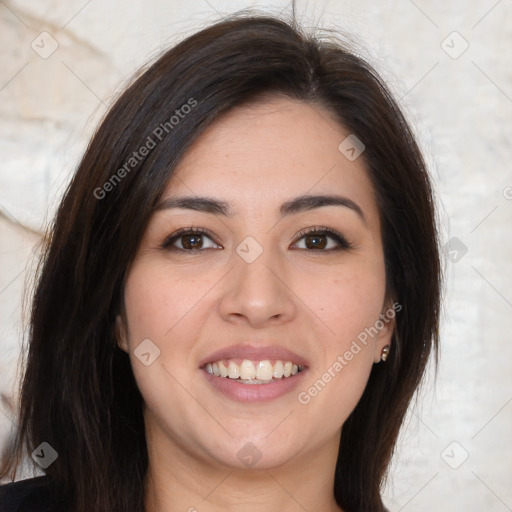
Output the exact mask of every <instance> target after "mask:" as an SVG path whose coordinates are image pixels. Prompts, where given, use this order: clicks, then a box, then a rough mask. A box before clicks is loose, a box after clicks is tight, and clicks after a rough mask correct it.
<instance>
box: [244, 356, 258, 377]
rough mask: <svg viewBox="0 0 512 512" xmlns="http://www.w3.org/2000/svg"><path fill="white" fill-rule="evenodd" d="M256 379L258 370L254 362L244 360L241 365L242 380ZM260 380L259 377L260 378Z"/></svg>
mask: <svg viewBox="0 0 512 512" xmlns="http://www.w3.org/2000/svg"><path fill="white" fill-rule="evenodd" d="M255 377H256V368H255V367H254V365H253V364H252V361H248V360H247V359H244V360H243V361H242V364H241V365H240V378H241V379H243V380H252V379H254V378H255ZM258 378H259V377H258Z"/></svg>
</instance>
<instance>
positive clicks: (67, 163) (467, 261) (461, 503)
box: [0, 0, 512, 512]
mask: <svg viewBox="0 0 512 512" xmlns="http://www.w3.org/2000/svg"><path fill="white" fill-rule="evenodd" d="M249 5H256V6H259V7H260V8H262V9H265V10H267V11H268V10H270V11H272V12H275V13H277V12H279V11H280V10H283V9H285V8H287V5H286V3H285V2H280V3H276V4H273V6H271V5H269V4H268V3H264V2H252V3H245V2H234V1H221V0H208V2H207V1H206V0H204V1H203V0H194V1H191V0H175V1H169V0H147V1H145V2H135V1H134V0H130V1H124V2H119V1H115V0H92V1H90V2H87V1H86V0H72V1H66V2H65V1H57V0H46V1H45V2H38V1H35V0H18V1H15V0H10V1H7V2H2V3H0V38H1V47H0V52H1V53H0V55H1V57H0V62H1V64H0V119H1V124H0V135H1V137H0V154H1V156H2V157H1V159H0V213H1V216H0V269H1V270H0V348H1V350H0V392H2V393H3V394H4V395H5V398H4V400H3V401H2V402H0V442H5V439H6V437H7V435H8V433H9V431H10V429H11V427H12V425H11V421H10V417H11V416H12V413H11V412H10V411H9V404H8V401H7V400H8V399H7V398H6V397H12V400H13V401H15V395H16V392H15V389H16V388H15V382H16V373H15V370H16V361H17V357H18V354H19V347H20V340H21V335H22V331H23V328H22V324H21V321H22V315H21V294H22V287H23V285H24V283H25V281H27V280H30V277H31V276H32V272H33V270H32V268H33V257H34V255H35V254H37V247H36V244H37V241H38V238H39V236H38V232H40V231H41V230H42V229H43V226H44V223H45V220H46V219H47V218H51V215H52V214H53V212H54V210H55V205H56V203H57V201H58V199H59V197H60V194H61V192H62V190H63V186H64V185H65V184H66V182H67V180H68V178H69V176H70V173H71V172H72V171H73V169H74V166H75V164H76V162H77V160H78V158H79V156H80V154H81V152H82V151H83V149H84V145H85V144H86V142H87V140H88V137H89V136H90V134H91V133H92V130H93V129H94V127H95V126H96V123H97V122H98V119H99V118H100V117H101V116H102V115H103V114H104V113H105V111H106V107H107V105H108V104H109V101H110V98H111V96H112V94H113V93H114V92H115V90H116V89H117V88H119V87H121V86H122V84H123V83H125V81H126V80H127V79H128V78H129V76H130V73H131V72H133V71H134V70H135V69H136V68H137V67H138V66H139V65H141V64H143V63H144V62H145V61H146V60H147V59H148V58H150V57H152V56H154V55H155V54H156V53H157V52H158V51H160V50H161V49H163V48H164V47H166V46H167V45H168V44H170V43H172V42H173V41H176V40H178V39H179V38H181V37H183V36H185V35H187V34H189V33H191V32H193V31H195V30H196V29H198V28H201V27H202V26H204V24H205V23H207V22H209V21H213V20H215V19H217V18H218V17H219V14H225V13H228V12H232V11H234V10H236V9H239V8H242V7H247V6H249ZM296 11H297V13H298V15H299V16H300V17H302V18H303V19H304V21H305V23H306V24H307V25H316V24H320V25H323V26H333V27H338V28H341V29H344V30H348V31H349V32H350V33H351V34H353V35H354V36H355V37H356V39H358V40H359V41H360V42H361V43H362V44H364V45H365V46H366V47H367V49H368V53H369V57H370V58H371V59H372V62H373V63H374V64H375V66H376V67H377V68H378V69H379V70H380V71H381V72H382V73H383V74H384V76H385V77H386V78H387V79H388V81H389V82H390V84H391V86H392V88H393V89H394V91H395V92H396V94H397V96H398V97H399V98H401V99H402V104H403V106H404V108H405V109H406V112H407V113H408V115H409V116H410V118H411V119H412V121H413V123H414V125H415V126H416V129H417V131H418V133H419V134H420V135H421V138H422V141H423V146H424V148H425V151H426V152H427V155H428V160H429V163H430V165H431V170H432V173H433V175H434V177H435V180H436V183H437V188H438V194H439V198H440V200H441V201H442V204H443V205H444V206H443V208H442V209H441V214H442V222H443V231H444V232H443V237H444V241H445V242H448V241H449V240H451V242H450V246H449V247H450V250H447V251H446V256H447V257H448V256H449V258H448V259H447V284H448V288H447V301H446V305H445V318H444V323H443V330H442V359H441V360H442V364H441V368H440V373H439V376H438V381H437V387H436V389H435V390H434V389H433V386H432V380H431V381H429V382H428V383H427V385H426V386H425V391H424V394H423V400H422V405H421V406H418V407H416V408H415V409H414V410H412V411H411V416H410V422H409V424H408V426H407V428H406V429H405V430H404V432H403V436H402V441H401V445H400V450H399V452H398V453H397V455H396V457H395V464H394V471H393V474H392V478H391V480H390V484H389V485H388V487H387V489H386V501H387V503H388V505H389V506H390V508H391V510H397V511H398V510H404V511H416V512H420V511H431V510H464V511H465V512H473V511H474V512H477V511H478V512H480V511H482V510H485V511H486V512H493V511H496V512H501V511H505V510H512V435H511V433H512V372H511V371H510V369H511V361H512V335H511V332H512V270H511V260H512V236H511V235H512V228H511V226H512V222H511V221H512V172H511V162H512V149H511V142H512V122H511V115H512V72H511V69H512V67H511V66H510V55H511V50H512V23H511V22H510V20H511V19H512V2H511V1H510V0H502V1H497V2H496V1H495V0H489V1H487V0H485V1H484V0H481V1H476V0H470V1H462V0H454V1H452V2H446V1H441V0H435V1H431V2H427V1H426V0H416V1H415V2H413V1H412V0H396V1H391V0H390V1H383V2H373V1H370V0H347V1H336V2H335V1H334V0H332V1H328V0H322V1H317V2H301V1H298V2H297V4H296ZM454 32H457V33H456V34H454ZM57 45H58V46H57ZM467 45H468V47H467V49H466V46H467ZM52 50H55V51H54V52H53V53H51V51H52ZM50 53H51V54H50ZM453 237H456V238H457V239H458V240H459V241H460V242H457V241H456V240H455V241H454V240H453ZM457 243H458V244H459V247H458V246H457V245H456V244H457ZM460 244H463V245H460ZM464 247H466V248H467V253H465V254H464V251H465V249H464ZM461 248H462V249H463V250H461ZM461 256H462V257H461ZM459 258H460V259H459ZM450 260H454V261H450ZM466 457H467V460H464V459H465V458H466Z"/></svg>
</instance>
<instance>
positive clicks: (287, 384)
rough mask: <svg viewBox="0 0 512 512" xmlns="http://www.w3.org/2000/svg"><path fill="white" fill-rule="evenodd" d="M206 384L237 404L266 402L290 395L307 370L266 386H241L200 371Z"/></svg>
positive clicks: (235, 381)
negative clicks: (206, 381)
mask: <svg viewBox="0 0 512 512" xmlns="http://www.w3.org/2000/svg"><path fill="white" fill-rule="evenodd" d="M200 371H201V372H202V373H203V374H204V375H205V377H206V379H207V380H208V382H209V383H210V384H211V385H212V386H213V387H214V388H215V389H217V391H220V392H221V393H222V394H223V395H225V396H227V397H228V398H232V399H233V400H237V401H238V402H268V401H270V400H274V399H276V398H279V397H281V396H283V395H286V394H287V393H290V392H291V391H292V390H293V389H294V388H296V387H297V386H298V384H299V383H300V382H301V381H302V379H303V377H304V374H305V373H306V372H307V369H304V370H303V371H301V372H300V373H296V374H295V375H293V376H292V377H284V378H282V379H279V380H276V381H272V382H269V383H268V384H243V383H242V382H241V381H240V379H230V378H228V377H216V376H215V375H211V374H210V373H208V372H207V371H206V370H202V369H201V370H200Z"/></svg>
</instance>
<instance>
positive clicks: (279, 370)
mask: <svg viewBox="0 0 512 512" xmlns="http://www.w3.org/2000/svg"><path fill="white" fill-rule="evenodd" d="M283 373H284V368H283V362H282V361H276V364H275V365H274V379H280V378H281V377H282V376H283Z"/></svg>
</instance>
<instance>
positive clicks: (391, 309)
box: [373, 301, 401, 363]
mask: <svg viewBox="0 0 512 512" xmlns="http://www.w3.org/2000/svg"><path fill="white" fill-rule="evenodd" d="M398 306H400V305H399V304H398V303H397V302H392V301H389V302H387V303H386V305H385V307H384V308H383V309H382V312H381V314H380V316H379V320H378V321H377V322H376V323H375V326H376V327H377V328H378V330H379V332H378V334H377V336H376V337H375V352H374V355H373V361H374V362H375V363H379V362H380V361H381V356H382V349H383V348H384V347H385V346H386V345H389V347H390V350H393V347H392V344H391V338H392V337H393V331H394V330H395V316H396V312H397V311H400V309H401V307H400V309H398Z"/></svg>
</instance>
